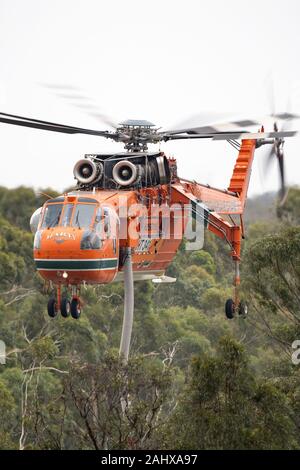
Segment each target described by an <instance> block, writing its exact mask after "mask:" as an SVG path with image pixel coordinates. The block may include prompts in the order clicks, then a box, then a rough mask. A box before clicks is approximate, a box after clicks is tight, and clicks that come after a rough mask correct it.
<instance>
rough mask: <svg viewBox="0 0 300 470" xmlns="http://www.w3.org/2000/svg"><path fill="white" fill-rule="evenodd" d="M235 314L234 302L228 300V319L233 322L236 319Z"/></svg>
mask: <svg viewBox="0 0 300 470" xmlns="http://www.w3.org/2000/svg"><path fill="white" fill-rule="evenodd" d="M234 314H235V305H234V301H233V300H232V299H228V300H226V303H225V315H226V317H227V318H229V319H230V320H231V319H232V318H233V317H234Z"/></svg>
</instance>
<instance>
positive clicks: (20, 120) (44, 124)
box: [0, 113, 116, 139]
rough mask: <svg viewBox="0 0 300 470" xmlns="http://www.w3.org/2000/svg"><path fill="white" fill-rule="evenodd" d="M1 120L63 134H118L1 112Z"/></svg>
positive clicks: (109, 136) (111, 135)
mask: <svg viewBox="0 0 300 470" xmlns="http://www.w3.org/2000/svg"><path fill="white" fill-rule="evenodd" d="M0 122H3V123H4V124H11V125H14V126H21V127H30V128H33V129H41V130H45V131H52V132H61V133H63V134H88V135H97V136H101V137H106V138H112V139H113V138H116V134H113V133H110V132H109V131H97V130H94V129H84V128H81V127H74V126H67V125H65V124H57V123H53V122H49V121H42V120H40V119H32V118H27V117H24V116H17V115H15V114H8V113H0Z"/></svg>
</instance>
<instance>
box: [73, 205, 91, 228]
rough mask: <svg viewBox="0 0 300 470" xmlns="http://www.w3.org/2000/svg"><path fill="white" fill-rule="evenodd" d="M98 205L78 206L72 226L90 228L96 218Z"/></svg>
mask: <svg viewBox="0 0 300 470" xmlns="http://www.w3.org/2000/svg"><path fill="white" fill-rule="evenodd" d="M95 207H96V204H77V206H76V209H75V212H74V216H73V219H72V226H73V227H77V228H88V227H90V226H91V224H92V222H93V218H94V212H95Z"/></svg>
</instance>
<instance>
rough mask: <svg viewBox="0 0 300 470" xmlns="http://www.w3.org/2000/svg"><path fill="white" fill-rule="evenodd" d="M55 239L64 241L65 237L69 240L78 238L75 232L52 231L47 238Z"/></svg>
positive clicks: (59, 241)
mask: <svg viewBox="0 0 300 470" xmlns="http://www.w3.org/2000/svg"><path fill="white" fill-rule="evenodd" d="M53 238H54V240H55V241H56V243H63V242H64V241H65V239H67V240H76V235H75V233H68V232H55V233H51V234H50V235H47V240H52V239H53Z"/></svg>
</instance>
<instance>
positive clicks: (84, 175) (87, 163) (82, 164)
mask: <svg viewBox="0 0 300 470" xmlns="http://www.w3.org/2000/svg"><path fill="white" fill-rule="evenodd" d="M73 173H74V178H76V179H77V181H78V182H79V183H83V184H91V183H97V181H99V180H100V179H101V178H102V176H103V164H102V163H101V162H97V163H94V162H93V161H91V160H87V159H83V160H79V161H78V162H77V163H76V165H75V166H74V170H73Z"/></svg>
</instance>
